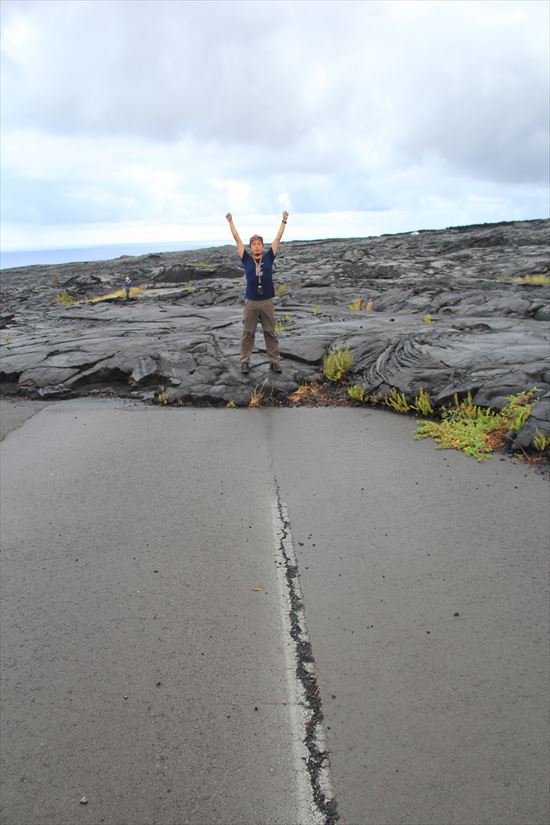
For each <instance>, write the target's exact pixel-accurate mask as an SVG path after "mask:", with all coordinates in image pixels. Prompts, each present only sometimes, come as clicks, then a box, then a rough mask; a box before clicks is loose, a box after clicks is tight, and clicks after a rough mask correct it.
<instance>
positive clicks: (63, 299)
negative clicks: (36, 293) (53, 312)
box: [55, 289, 78, 307]
mask: <svg viewBox="0 0 550 825" xmlns="http://www.w3.org/2000/svg"><path fill="white" fill-rule="evenodd" d="M55 300H56V301H57V303H58V304H61V305H62V306H64V307H70V306H71V305H72V304H77V303H78V301H77V300H76V299H75V298H73V296H72V295H70V294H69V293H68V292H67V290H66V289H64V290H63V292H60V293H59V294H58V295H56V296H55Z"/></svg>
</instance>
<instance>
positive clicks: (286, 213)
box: [283, 212, 288, 221]
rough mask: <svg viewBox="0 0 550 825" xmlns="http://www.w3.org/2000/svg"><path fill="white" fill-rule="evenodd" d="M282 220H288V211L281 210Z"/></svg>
mask: <svg viewBox="0 0 550 825" xmlns="http://www.w3.org/2000/svg"><path fill="white" fill-rule="evenodd" d="M283 220H284V221H286V220H288V212H283Z"/></svg>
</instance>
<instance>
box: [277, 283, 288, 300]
mask: <svg viewBox="0 0 550 825" xmlns="http://www.w3.org/2000/svg"><path fill="white" fill-rule="evenodd" d="M289 289H290V287H289V286H288V284H279V285H278V286H277V287H276V288H275V295H276V296H277V298H282V297H283V295H286V294H287V292H288V290H289Z"/></svg>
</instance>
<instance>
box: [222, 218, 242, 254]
mask: <svg viewBox="0 0 550 825" xmlns="http://www.w3.org/2000/svg"><path fill="white" fill-rule="evenodd" d="M225 217H226V218H227V220H228V222H229V228H230V230H231V234H232V235H233V237H234V238H235V243H236V244H237V252H238V253H239V258H242V256H243V253H244V243H243V242H242V241H241V239H240V237H239V233H238V232H237V230H236V228H235V224H234V223H233V215H232V214H231V212H228V213H227V215H226V216H225Z"/></svg>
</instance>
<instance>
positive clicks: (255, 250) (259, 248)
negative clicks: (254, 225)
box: [250, 235, 264, 255]
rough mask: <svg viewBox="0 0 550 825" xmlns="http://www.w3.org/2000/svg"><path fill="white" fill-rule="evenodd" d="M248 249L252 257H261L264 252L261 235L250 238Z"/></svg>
mask: <svg viewBox="0 0 550 825" xmlns="http://www.w3.org/2000/svg"><path fill="white" fill-rule="evenodd" d="M250 249H251V250H252V254H253V255H262V254H263V251H264V239H263V238H262V236H261V235H252V237H251V238H250Z"/></svg>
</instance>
